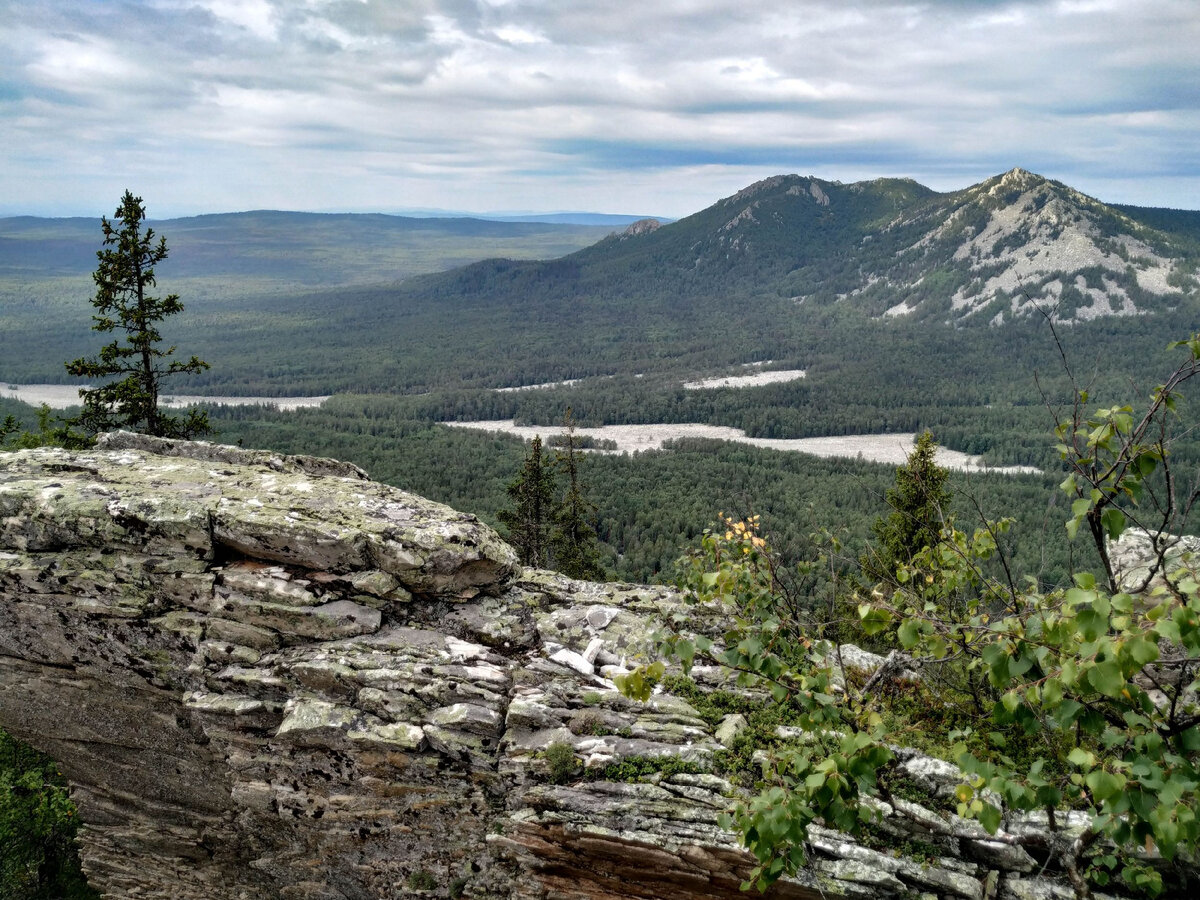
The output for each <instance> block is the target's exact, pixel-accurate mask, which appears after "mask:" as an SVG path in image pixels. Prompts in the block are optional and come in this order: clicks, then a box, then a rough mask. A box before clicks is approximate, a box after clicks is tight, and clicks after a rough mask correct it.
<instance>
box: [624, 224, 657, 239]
mask: <svg viewBox="0 0 1200 900" xmlns="http://www.w3.org/2000/svg"><path fill="white" fill-rule="evenodd" d="M660 228H662V222H660V221H659V220H658V219H638V220H637V221H636V222H633V223H631V224H630V225H629V227H628V228H626V229H625V230H624V231H622V232H621V238H622V239H624V238H631V237H640V236H641V235H643V234H650V233H651V232H654V231H658V229H660Z"/></svg>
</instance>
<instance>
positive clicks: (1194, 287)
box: [574, 169, 1200, 324]
mask: <svg viewBox="0 0 1200 900" xmlns="http://www.w3.org/2000/svg"><path fill="white" fill-rule="evenodd" d="M1156 225H1157V226H1160V227H1156ZM1161 226H1166V227H1167V228H1168V229H1169V230H1164V228H1163V227H1161ZM623 237H625V236H623ZM640 238H641V240H640V241H627V240H620V242H619V244H618V243H616V242H615V239H613V238H610V239H607V240H606V241H602V242H601V243H600V244H598V245H596V246H595V247H591V248H587V249H585V250H582V251H580V252H579V253H577V254H575V255H574V258H575V259H577V260H579V261H580V262H581V263H584V264H592V265H597V264H599V265H603V266H605V267H606V268H607V267H610V266H611V265H612V262H613V260H614V259H615V258H621V259H623V260H624V261H625V263H626V264H627V265H629V266H630V267H633V268H639V267H640V258H645V257H653V258H654V259H655V260H656V261H657V264H658V265H659V266H660V268H662V269H663V270H673V271H675V272H676V273H678V275H679V276H680V278H681V279H682V280H684V281H686V280H688V279H689V278H690V275H691V273H698V272H703V273H704V274H705V275H706V277H708V278H710V279H712V280H713V281H714V282H719V283H726V284H728V283H730V282H740V286H741V287H742V288H743V289H747V288H752V289H756V290H760V291H766V292H771V293H777V294H780V295H782V296H786V297H789V298H791V299H792V300H793V301H794V302H795V303H796V304H799V305H803V304H806V303H809V304H816V305H823V304H830V303H835V302H842V301H850V303H851V305H852V306H854V307H856V308H857V309H859V310H861V311H862V312H864V313H865V314H867V315H869V316H873V317H878V316H892V317H894V316H907V315H915V316H917V317H919V318H931V319H939V320H943V321H946V322H956V323H960V324H967V323H974V322H990V323H993V324H999V323H1000V322H1003V321H1005V320H1006V319H1010V318H1012V317H1014V316H1024V315H1028V314H1030V313H1031V312H1034V311H1035V307H1040V308H1042V309H1046V310H1050V309H1053V310H1055V314H1056V316H1057V317H1058V318H1059V319H1060V320H1061V321H1068V322H1069V321H1079V320H1084V319H1091V318H1097V317H1103V316H1128V315H1136V314H1142V313H1146V312H1154V311H1156V310H1159V309H1164V308H1173V307H1175V306H1177V305H1178V304H1179V303H1182V302H1187V301H1189V300H1192V299H1195V298H1196V297H1197V294H1198V292H1200V281H1198V280H1197V275H1198V259H1200V213H1196V214H1189V213H1188V212H1186V211H1164V210H1142V209H1139V208H1136V207H1122V208H1118V207H1114V206H1109V205H1107V204H1104V203H1102V202H1100V201H1099V200H1096V199H1094V198H1092V197H1088V196H1086V195H1085V194H1082V193H1080V192H1079V191H1076V190H1074V189H1072V188H1070V187H1068V186H1066V185H1064V184H1061V183H1060V182H1056V181H1051V180H1049V179H1046V178H1043V177H1041V176H1039V175H1035V174H1033V173H1030V172H1027V171H1025V170H1023V169H1013V170H1011V171H1009V172H1006V173H1004V174H1001V175H997V176H995V177H994V178H990V179H988V180H987V181H984V182H982V183H980V184H978V185H974V186H972V187H970V188H967V189H965V190H961V191H955V192H951V193H946V194H940V193H937V192H934V191H932V190H930V189H928V188H926V187H923V186H922V185H920V184H918V183H916V182H915V181H911V180H908V179H878V180H875V181H867V182H858V183H855V184H850V185H843V184H839V183H837V182H827V181H822V180H820V179H817V178H812V177H806V176H799V175H781V176H775V177H772V178H768V179H765V180H763V181H759V182H756V183H755V184H752V185H750V186H749V187H747V188H744V189H743V190H741V191H739V192H738V193H737V194H734V195H733V196H730V197H727V198H724V199H723V200H720V201H718V202H717V203H716V204H714V205H713V206H710V207H709V208H707V209H705V210H702V211H701V212H698V213H696V214H695V215H693V216H689V217H688V218H686V219H682V220H680V221H678V222H675V223H672V224H670V225H665V226H663V227H662V228H660V229H657V230H655V231H653V232H652V233H646V234H644V235H641V236H640Z"/></svg>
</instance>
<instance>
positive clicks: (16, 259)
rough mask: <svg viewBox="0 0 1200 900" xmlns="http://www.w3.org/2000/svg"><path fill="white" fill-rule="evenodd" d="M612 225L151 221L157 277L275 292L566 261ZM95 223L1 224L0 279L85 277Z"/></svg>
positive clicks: (281, 218)
mask: <svg viewBox="0 0 1200 900" xmlns="http://www.w3.org/2000/svg"><path fill="white" fill-rule="evenodd" d="M632 220H633V219H632V217H624V219H623V220H622V221H620V222H617V223H607V222H601V223H584V224H580V223H573V222H545V221H528V222H502V221H495V220H485V219H478V218H469V217H454V218H414V217H406V216H389V215H382V214H375V213H305V212H284V211H280V210H252V211H250V212H239V213H218V214H213V215H202V216H189V217H185V218H179V219H164V220H156V221H151V222H150V223H149V225H150V226H151V227H152V228H154V230H155V231H156V232H157V233H159V234H162V235H164V236H166V238H167V243H168V245H169V247H170V250H171V255H170V257H169V260H170V261H169V262H168V263H164V265H163V266H162V267H161V268H160V273H161V275H162V277H164V278H166V277H173V278H218V277H235V278H242V279H247V280H248V281H249V280H253V281H255V282H261V281H262V280H263V279H272V280H275V281H277V282H278V283H279V284H287V285H295V284H309V285H340V284H362V283H365V282H366V283H369V282H381V281H396V280H400V279H402V278H407V277H409V276H411V275H415V274H419V273H423V272H433V271H438V270H441V269H448V268H452V267H454V266H459V265H463V264H465V263H469V262H473V261H475V260H478V259H482V258H484V257H486V256H493V255H502V256H513V257H518V258H523V259H529V258H543V259H544V258H546V257H552V256H560V255H562V254H564V253H570V252H572V251H574V250H578V249H580V248H581V247H584V246H587V245H588V244H591V243H594V242H595V241H597V240H599V239H600V238H602V237H604V236H605V235H607V234H609V233H610V232H611V231H613V230H614V228H616V227H618V226H620V227H623V226H624V225H626V224H628V223H629V222H630V221H632ZM100 239H101V234H100V219H99V217H96V218H94V219H89V218H71V219H43V218H36V217H32V216H21V217H13V218H7V219H0V279H3V278H5V277H26V278H28V277H39V276H44V275H46V274H56V275H72V274H82V275H87V274H89V273H90V272H91V271H92V270H93V269H94V268H95V266H96V249H97V248H98V247H99V244H100Z"/></svg>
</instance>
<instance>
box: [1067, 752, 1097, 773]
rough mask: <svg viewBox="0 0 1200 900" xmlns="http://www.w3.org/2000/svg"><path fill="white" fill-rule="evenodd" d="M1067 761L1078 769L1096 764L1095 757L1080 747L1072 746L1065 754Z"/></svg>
mask: <svg viewBox="0 0 1200 900" xmlns="http://www.w3.org/2000/svg"><path fill="white" fill-rule="evenodd" d="M1067 762H1069V763H1071V765H1073V766H1077V767H1078V768H1080V769H1085V770H1086V769H1092V768H1094V767H1095V765H1096V757H1095V756H1094V755H1093V754H1091V753H1089V752H1088V751H1087V750H1084V749H1083V748H1082V747H1074V748H1072V749H1071V752H1070V753H1068V754H1067Z"/></svg>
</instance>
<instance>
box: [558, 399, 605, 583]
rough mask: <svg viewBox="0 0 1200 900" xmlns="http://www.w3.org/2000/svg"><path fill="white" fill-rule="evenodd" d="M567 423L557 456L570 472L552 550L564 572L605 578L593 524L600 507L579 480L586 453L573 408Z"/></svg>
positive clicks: (568, 411) (591, 579)
mask: <svg viewBox="0 0 1200 900" xmlns="http://www.w3.org/2000/svg"><path fill="white" fill-rule="evenodd" d="M563 426H564V427H565V428H566V430H567V433H566V438H565V442H564V443H563V444H562V446H561V447H560V449H559V450H558V451H557V453H556V454H555V456H556V457H557V462H558V466H559V469H560V470H561V471H562V472H563V473H564V474H565V475H566V479H567V485H566V492H565V493H564V494H563V498H562V503H561V504H560V505H559V508H558V514H557V515H556V516H555V523H554V534H553V536H552V538H551V550H552V551H553V554H554V562H555V566H556V568H557V569H558V570H559V571H560V572H562V573H563V574H564V575H569V576H570V577H572V578H583V579H586V580H588V581H599V580H601V579H602V578H603V577H604V569H602V568H601V567H600V548H599V544H598V541H597V539H596V529H595V528H593V527H592V524H591V519H592V518H593V517H594V516H595V512H596V507H595V505H594V504H592V503H591V502H590V501H589V500H588V498H587V491H586V488H585V487H584V485H583V483H582V482H581V481H580V479H579V462H580V458H581V456H582V454H581V453H580V451H579V443H578V439H577V438H576V437H575V420H574V418H573V417H572V415H571V408H570V407H567V415H566V417H565V419H564V421H563Z"/></svg>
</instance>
